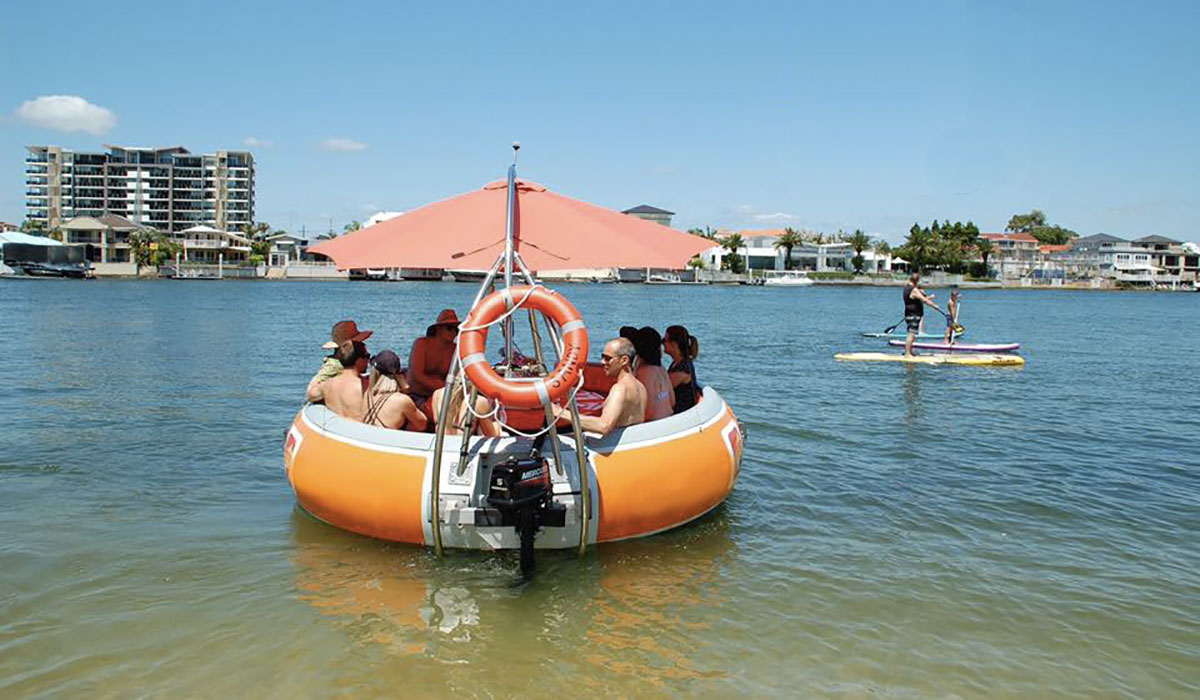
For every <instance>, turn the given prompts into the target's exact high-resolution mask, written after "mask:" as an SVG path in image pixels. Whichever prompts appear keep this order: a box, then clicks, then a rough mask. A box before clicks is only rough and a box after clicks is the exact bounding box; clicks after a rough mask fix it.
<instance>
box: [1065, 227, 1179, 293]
mask: <svg viewBox="0 0 1200 700" xmlns="http://www.w3.org/2000/svg"><path fill="white" fill-rule="evenodd" d="M1046 259H1047V262H1048V263H1050V264H1057V265H1059V266H1061V268H1062V269H1063V272H1064V275H1065V276H1066V277H1071V278H1083V279H1087V278H1097V279H1110V280H1113V281H1115V282H1121V283H1124V284H1131V285H1139V286H1148V287H1159V286H1171V287H1174V286H1176V285H1178V284H1181V283H1183V284H1193V285H1194V284H1195V283H1196V281H1197V279H1198V278H1200V254H1197V253H1196V252H1193V250H1192V249H1191V248H1189V247H1188V246H1187V245H1186V244H1184V243H1181V242H1180V241H1176V240H1174V239H1171V238H1166V237H1165V236H1143V237H1142V238H1138V239H1137V240H1133V241H1129V240H1125V239H1124V238H1118V237H1117V236H1112V235H1109V234H1107V233H1097V234H1094V235H1091V236H1084V237H1083V238H1076V239H1075V240H1073V241H1072V242H1071V246H1070V248H1069V249H1068V250H1049V251H1046Z"/></svg>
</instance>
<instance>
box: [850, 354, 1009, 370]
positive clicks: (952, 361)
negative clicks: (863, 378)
mask: <svg viewBox="0 0 1200 700" xmlns="http://www.w3.org/2000/svg"><path fill="white" fill-rule="evenodd" d="M833 358H834V359H835V360H844V361H846V362H906V363H910V364H916V365H985V366H988V367H1020V366H1022V365H1024V364H1025V358H1024V357H1021V356H1020V355H1010V354H992V353H970V354H966V353H963V354H948V353H940V354H934V355H913V356H912V357H905V356H904V355H901V354H896V353H889V352H839V353H838V354H836V355H834V356H833Z"/></svg>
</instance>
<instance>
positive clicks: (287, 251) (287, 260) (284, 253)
mask: <svg viewBox="0 0 1200 700" xmlns="http://www.w3.org/2000/svg"><path fill="white" fill-rule="evenodd" d="M267 240H268V241H270V242H271V254H270V255H269V256H268V258H267V264H268V265H270V266H272V267H287V266H288V265H289V264H291V263H293V262H297V261H299V260H302V259H304V251H305V249H306V248H308V241H307V240H305V239H303V238H301V237H299V236H293V235H292V234H290V233H277V234H275V235H274V236H271V237H269V238H267Z"/></svg>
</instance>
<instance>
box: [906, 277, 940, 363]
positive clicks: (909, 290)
mask: <svg viewBox="0 0 1200 700" xmlns="http://www.w3.org/2000/svg"><path fill="white" fill-rule="evenodd" d="M926 304H928V305H929V306H932V307H933V308H935V309H937V310H938V311H941V309H940V308H939V307H938V305H937V304H935V303H933V298H932V297H931V296H930V295H927V294H925V291H924V290H922V289H921V273H920V272H914V273H912V275H911V276H910V277H909V278H908V284H906V285H904V322H905V323H906V324H907V325H908V336H907V337H906V338H905V340H904V356H905V357H912V354H913V351H912V346H913V341H914V340H916V338H917V333H918V332H920V330H921V322H922V321H923V320H924V319H925V305H926Z"/></svg>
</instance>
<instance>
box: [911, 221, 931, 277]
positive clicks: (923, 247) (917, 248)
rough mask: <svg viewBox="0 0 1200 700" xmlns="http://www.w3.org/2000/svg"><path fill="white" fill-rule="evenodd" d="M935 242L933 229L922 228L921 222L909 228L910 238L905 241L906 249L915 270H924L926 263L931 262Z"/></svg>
mask: <svg viewBox="0 0 1200 700" xmlns="http://www.w3.org/2000/svg"><path fill="white" fill-rule="evenodd" d="M934 223H936V222H934ZM935 243H936V240H935V238H934V235H933V233H932V231H931V230H930V229H923V228H921V225H920V224H913V225H912V228H910V229H909V230H908V240H907V241H905V243H904V251H905V253H906V254H907V255H908V258H909V259H910V261H911V262H912V266H913V269H914V270H916V271H917V272H921V271H923V269H924V267H925V265H926V263H928V262H929V258H930V254H931V253H933V252H934V251H933V247H934V244H935Z"/></svg>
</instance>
